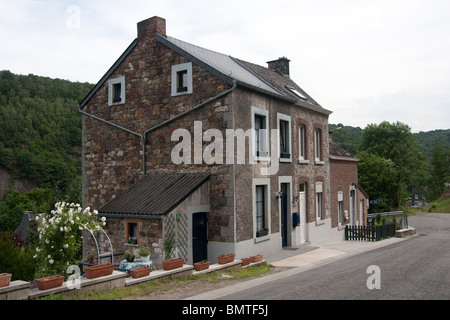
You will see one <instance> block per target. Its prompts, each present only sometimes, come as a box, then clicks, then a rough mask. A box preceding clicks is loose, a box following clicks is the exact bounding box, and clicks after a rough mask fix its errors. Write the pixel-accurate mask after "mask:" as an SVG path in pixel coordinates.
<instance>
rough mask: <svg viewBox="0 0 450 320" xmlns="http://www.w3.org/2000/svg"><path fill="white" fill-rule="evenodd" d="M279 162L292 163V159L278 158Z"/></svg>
mask: <svg viewBox="0 0 450 320" xmlns="http://www.w3.org/2000/svg"><path fill="white" fill-rule="evenodd" d="M279 161H280V162H292V158H280V160H279Z"/></svg>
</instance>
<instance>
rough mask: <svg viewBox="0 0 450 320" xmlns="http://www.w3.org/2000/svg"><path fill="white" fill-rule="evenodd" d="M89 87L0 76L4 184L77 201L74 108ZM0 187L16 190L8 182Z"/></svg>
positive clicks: (78, 121) (77, 135)
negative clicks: (29, 186) (44, 190)
mask: <svg viewBox="0 0 450 320" xmlns="http://www.w3.org/2000/svg"><path fill="white" fill-rule="evenodd" d="M92 87H93V85H92V84H89V83H74V82H70V81H67V80H61V79H51V78H47V77H40V76H36V75H32V74H30V75H16V74H13V73H11V72H10V71H6V70H4V71H0V167H2V168H3V169H4V170H3V171H5V170H6V171H7V172H8V174H9V176H10V177H11V178H10V179H12V180H15V179H17V180H22V181H24V180H28V181H30V184H32V185H36V186H37V187H41V188H50V189H52V190H54V191H55V193H56V194H57V195H58V196H61V198H64V197H67V196H69V194H71V195H70V196H71V197H75V198H79V193H80V192H81V191H78V189H79V187H80V186H81V116H80V114H79V113H78V111H77V106H78V102H79V101H81V100H82V99H83V98H84V97H85V96H86V94H87V93H88V92H89V91H90V90H91V88H92ZM4 176H5V175H4ZM3 182H4V181H3ZM4 184H5V185H9V186H14V185H16V184H15V183H14V181H7V182H6V183H5V182H4ZM0 192H1V190H0ZM2 198H3V195H2V194H0V200H1V199H2Z"/></svg>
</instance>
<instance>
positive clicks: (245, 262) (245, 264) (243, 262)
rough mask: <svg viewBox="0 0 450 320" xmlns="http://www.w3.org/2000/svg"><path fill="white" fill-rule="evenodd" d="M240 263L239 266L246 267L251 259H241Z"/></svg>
mask: <svg viewBox="0 0 450 320" xmlns="http://www.w3.org/2000/svg"><path fill="white" fill-rule="evenodd" d="M241 261H242V263H241V266H242V267H244V266H248V265H249V264H250V262H252V259H250V258H242V259H241Z"/></svg>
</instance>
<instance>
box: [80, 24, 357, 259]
mask: <svg viewBox="0 0 450 320" xmlns="http://www.w3.org/2000/svg"><path fill="white" fill-rule="evenodd" d="M137 31H138V32H137V39H135V40H134V41H133V42H132V43H131V44H130V46H129V47H128V48H127V49H126V50H125V52H124V53H123V54H122V56H121V57H119V59H118V60H117V61H116V62H115V63H114V65H113V66H112V67H111V68H110V69H109V70H108V71H107V72H106V74H105V75H104V76H103V78H102V79H101V80H100V81H99V82H98V84H97V85H96V86H95V87H94V88H93V90H92V91H91V92H90V93H89V94H88V95H87V96H86V98H85V99H84V100H83V101H82V102H81V103H80V105H79V110H80V112H81V113H82V115H83V117H82V129H83V140H82V141H83V166H82V167H83V206H84V207H86V206H90V207H92V208H95V209H98V210H99V212H100V214H101V215H103V216H106V217H107V226H106V230H107V232H108V234H109V236H110V237H111V239H112V242H113V246H114V251H115V252H123V251H125V250H130V249H137V248H140V247H146V248H150V249H151V251H152V256H153V259H154V260H155V259H156V260H157V262H160V261H161V259H163V257H164V256H165V255H167V254H168V253H169V254H172V255H178V256H183V257H184V258H186V260H187V263H193V262H196V261H198V260H202V259H206V258H207V259H209V260H211V261H212V262H214V261H215V260H216V257H217V256H218V255H220V254H222V253H229V252H232V253H235V254H236V256H237V257H244V256H249V255H251V254H255V253H269V252H274V251H278V250H281V249H282V248H283V247H288V246H298V245H301V244H304V243H319V242H321V241H327V240H332V239H343V233H342V232H341V233H339V232H334V231H333V228H334V227H335V224H336V223H335V221H334V220H335V219H334V218H333V211H332V209H333V201H334V200H332V199H333V197H334V196H335V194H334V193H333V192H334V191H332V188H331V187H330V179H331V174H330V150H329V132H328V117H329V115H330V114H331V111H329V110H326V109H324V108H323V107H322V106H320V105H319V104H318V103H317V102H316V101H315V100H314V99H313V98H312V97H311V96H309V95H308V94H307V93H306V92H305V91H304V90H302V88H300V87H299V86H298V85H297V84H296V83H295V82H294V81H293V80H292V79H291V78H290V77H289V63H290V61H289V59H287V58H285V57H282V58H279V59H277V60H273V61H269V62H268V66H267V67H262V66H258V65H255V64H252V63H249V62H246V61H243V60H240V59H236V58H234V57H230V56H228V55H225V54H221V53H217V52H214V51H211V50H208V49H205V48H201V47H198V46H195V45H192V44H189V43H186V42H184V41H181V40H178V39H175V38H172V37H170V36H168V35H167V34H166V21H165V20H164V19H162V18H160V17H153V18H150V19H147V20H144V21H142V22H139V23H138V25H137ZM350 162H351V161H350ZM351 163H353V162H351ZM354 181H356V182H357V177H356V178H355V180H354ZM346 192H348V190H346ZM335 202H336V201H335ZM167 244H171V246H168V245H167ZM163 254H164V255H163Z"/></svg>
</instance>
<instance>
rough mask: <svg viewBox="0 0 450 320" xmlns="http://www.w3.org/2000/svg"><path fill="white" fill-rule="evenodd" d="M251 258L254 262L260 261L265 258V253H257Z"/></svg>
mask: <svg viewBox="0 0 450 320" xmlns="http://www.w3.org/2000/svg"><path fill="white" fill-rule="evenodd" d="M250 259H251V261H252V263H255V262H260V261H262V259H263V255H262V254H257V255H254V256H251V257H250Z"/></svg>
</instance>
